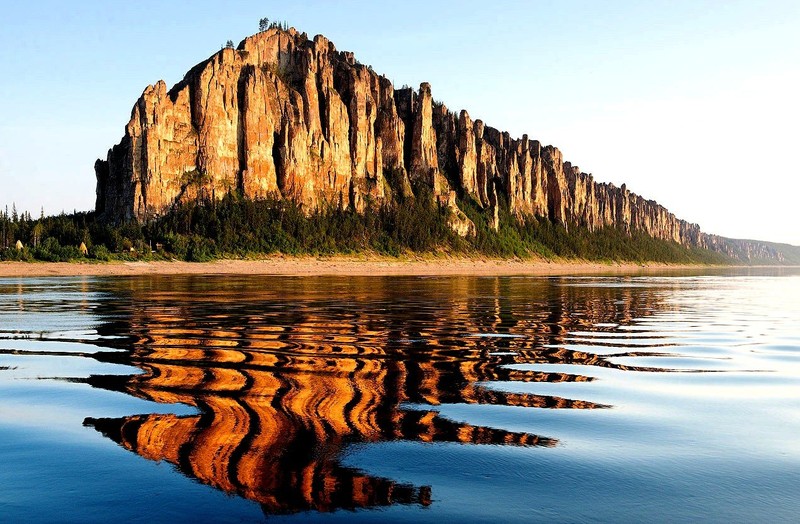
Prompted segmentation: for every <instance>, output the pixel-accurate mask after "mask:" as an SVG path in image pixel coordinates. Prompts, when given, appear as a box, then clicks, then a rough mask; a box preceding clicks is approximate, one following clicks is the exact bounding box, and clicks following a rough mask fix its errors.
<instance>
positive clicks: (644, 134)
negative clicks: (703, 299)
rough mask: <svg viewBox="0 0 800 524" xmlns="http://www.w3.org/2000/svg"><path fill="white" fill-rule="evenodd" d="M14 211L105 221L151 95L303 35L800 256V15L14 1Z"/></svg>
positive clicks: (5, 133)
mask: <svg viewBox="0 0 800 524" xmlns="http://www.w3.org/2000/svg"><path fill="white" fill-rule="evenodd" d="M0 16H1V17H2V18H1V19H0V20H2V21H1V22H0V71H2V73H0V204H5V203H8V204H11V203H12V202H16V204H17V207H18V208H19V209H25V210H29V211H31V213H32V214H34V215H38V212H39V209H40V207H42V206H44V209H45V212H46V213H55V212H59V211H61V210H62V209H63V210H67V211H71V210H73V209H78V210H86V209H90V208H92V207H93V206H94V190H95V179H94V171H93V164H94V161H95V159H96V158H98V157H103V158H105V155H106V151H107V150H108V148H109V147H111V146H112V145H113V144H115V143H117V142H118V141H119V139H120V138H121V137H122V134H123V128H124V125H125V124H126V123H127V121H128V118H129V116H130V110H131V108H132V107H133V104H134V102H135V101H136V99H137V98H138V96H139V95H140V94H141V92H142V90H143V89H144V88H145V87H146V86H147V85H148V84H153V83H155V82H156V81H158V80H159V79H164V80H165V81H166V82H167V84H169V85H171V84H173V83H175V82H177V81H178V80H180V78H181V77H182V76H183V74H184V73H185V72H186V71H187V70H188V69H189V68H190V67H191V66H193V65H194V64H196V63H198V62H200V61H202V60H204V59H205V58H207V57H208V56H209V55H211V54H212V53H213V52H215V51H217V50H219V48H220V46H221V45H223V44H224V42H225V41H226V40H228V39H231V40H233V41H234V42H236V43H238V42H239V41H240V40H241V39H242V38H244V37H245V36H247V35H249V34H252V33H254V32H255V31H256V30H257V29H258V20H259V18H261V17H263V16H267V17H269V18H270V19H281V20H287V21H288V22H289V23H290V25H293V26H295V27H296V28H298V29H299V30H300V31H305V32H307V33H308V34H309V36H313V35H315V34H317V33H322V34H324V35H326V36H327V37H328V38H330V39H331V40H332V41H333V42H334V43H335V44H336V46H337V47H338V48H339V49H345V50H351V51H354V52H355V53H356V57H357V58H358V59H359V60H360V61H361V62H363V63H366V64H371V65H372V66H373V67H374V68H375V69H376V70H377V71H378V72H380V73H383V74H385V75H386V76H387V77H389V78H390V79H392V80H393V81H394V83H395V85H396V86H400V85H402V84H409V85H413V86H417V85H418V84H419V83H420V82H423V81H427V82H430V83H431V85H432V91H433V96H434V98H436V99H438V100H442V101H444V102H445V103H446V104H447V105H448V107H450V108H451V109H454V110H459V109H461V108H465V109H467V110H468V111H469V113H470V115H471V116H472V117H473V118H481V119H483V120H484V121H485V122H487V124H489V125H491V126H494V127H497V128H499V129H502V130H508V131H509V132H511V133H512V135H515V136H520V135H522V134H523V133H527V134H528V135H529V136H530V137H531V138H535V139H538V140H541V141H542V142H544V143H547V144H553V145H556V146H558V147H559V148H560V149H561V150H562V151H563V152H564V157H565V158H566V159H567V160H571V161H573V163H574V164H578V165H579V166H580V167H581V168H582V169H583V170H584V171H587V172H591V173H593V174H594V176H595V179H596V180H598V181H603V182H613V183H615V184H617V185H619V184H621V183H623V182H625V183H627V184H628V187H629V188H630V189H631V190H633V191H635V192H637V193H639V194H641V195H643V196H644V197H646V198H652V199H655V200H657V201H658V202H660V203H662V204H664V205H665V206H666V207H667V208H669V209H670V210H671V211H673V212H675V213H676V214H677V215H678V216H679V217H681V218H685V219H687V220H690V221H693V222H698V223H699V224H700V226H701V227H702V229H703V230H704V231H706V232H710V233H719V234H722V235H726V236H732V237H740V238H741V237H746V238H759V239H764V240H774V241H782V242H790V243H793V244H797V245H800V227H798V226H799V225H800V220H798V218H797V213H796V210H797V208H798V207H799V206H798V189H800V182H798V175H800V173H799V172H798V171H799V170H798V167H797V163H796V161H795V160H796V157H797V154H798V151H799V150H800V146H798V144H800V131H798V126H800V102H799V101H798V97H799V96H800V2H798V1H796V0H787V1H762V2H759V1H755V0H751V1H747V2H744V1H730V0H729V1H699V0H694V1H675V0H672V1H647V2H643V1H630V2H629V1H608V2H599V1H568V0H564V1H529V2H525V1H502V0H500V1H493V2H486V1H485V0H484V1H482V2H473V1H452V2H451V1H447V2H444V1H442V2H437V1H431V0H428V1H416V0H413V1H404V2H394V3H391V4H388V3H387V4H384V3H383V2H380V3H379V2H362V1H355V0H351V1H343V2H333V1H331V2H325V1H310V0H309V1H305V2H289V1H282V2H276V1H243V2H227V1H226V2H221V1H219V0H217V1H214V2H211V1H206V0H199V1H187V2H178V1H163V0H162V1H152V0H145V1H137V2H114V1H103V2H99V1H98V2H90V1H82V2H62V1H44V2H36V1H30V2H24V3H23V2H19V3H17V2H14V3H12V2H4V4H3V6H2V9H1V10H0Z"/></svg>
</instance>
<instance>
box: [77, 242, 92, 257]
mask: <svg viewBox="0 0 800 524" xmlns="http://www.w3.org/2000/svg"><path fill="white" fill-rule="evenodd" d="M78 250H79V251H80V252H81V255H83V256H86V255H88V254H89V250H88V249H86V243H85V242H81V245H80V247H78Z"/></svg>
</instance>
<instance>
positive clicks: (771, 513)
mask: <svg viewBox="0 0 800 524" xmlns="http://www.w3.org/2000/svg"><path fill="white" fill-rule="evenodd" d="M798 435H800V272H798V271H796V270H772V271H755V270H753V271H741V270H740V271H729V272H718V273H716V274H696V273H695V274H690V273H676V274H665V275H653V274H650V275H638V276H624V277H623V276H598V277H549V278H548V277H480V278H478V277H435V278H434V277H429V278H415V277H363V278H362V277H355V278H354V277H347V278H344V277H342V278H336V277H253V276H247V277H231V276H225V277H221V276H220V277H213V276H185V277H133V278H88V277H81V278H25V279H0V464H2V467H1V468H0V521H3V522H22V521H25V522H31V521H33V522H52V521H58V522H69V521H73V522H108V521H109V520H112V519H113V520H116V521H123V522H181V521H187V522H242V521H245V522H247V521H259V520H269V521H283V520H286V521H296V522H305V521H309V520H320V521H347V522H350V521H363V522H371V521H381V522H437V523H441V522H537V521H547V522H559V521H563V522H581V521H614V522H641V521H656V522H662V521H665V522H696V521H717V522H756V521H760V522H765V521H768V522H775V521H787V522H789V521H796V519H797V516H798V515H800V440H799V439H798Z"/></svg>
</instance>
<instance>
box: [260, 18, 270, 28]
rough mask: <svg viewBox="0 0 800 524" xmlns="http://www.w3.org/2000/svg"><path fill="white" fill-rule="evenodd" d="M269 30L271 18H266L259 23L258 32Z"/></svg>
mask: <svg viewBox="0 0 800 524" xmlns="http://www.w3.org/2000/svg"><path fill="white" fill-rule="evenodd" d="M267 29H269V18H267V17H266V16H265V17H264V18H262V19H261V20H259V21H258V30H259V31H266V30H267Z"/></svg>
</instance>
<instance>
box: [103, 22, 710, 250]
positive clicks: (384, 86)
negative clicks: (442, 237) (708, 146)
mask: <svg viewBox="0 0 800 524" xmlns="http://www.w3.org/2000/svg"><path fill="white" fill-rule="evenodd" d="M95 170H96V174H97V203H96V211H97V213H98V216H99V218H100V219H101V220H103V221H105V222H108V223H113V224H119V223H123V222H128V221H139V222H143V221H146V220H148V219H151V218H154V217H158V216H160V215H162V214H164V213H165V212H166V211H168V210H169V209H170V208H171V207H172V206H173V205H175V204H177V203H180V202H182V201H186V200H188V199H194V198H198V197H204V198H211V199H219V198H221V197H222V196H224V195H225V194H226V193H229V192H232V191H238V192H240V193H241V194H242V195H244V196H245V197H247V198H254V199H255V198H263V197H268V196H269V197H277V198H290V199H294V200H295V201H296V202H297V203H299V204H300V205H302V206H303V207H304V208H306V209H316V208H319V207H320V206H322V205H329V204H332V205H335V206H341V207H349V208H352V209H355V210H357V211H363V210H364V209H365V208H366V207H367V205H368V203H369V202H372V203H376V204H380V203H383V202H387V201H393V200H395V199H397V198H398V197H399V196H404V197H406V196H411V194H412V192H417V193H419V191H420V188H424V189H426V194H428V193H430V194H432V195H433V198H435V199H437V200H438V202H439V203H440V204H442V205H444V206H447V207H449V208H450V209H451V210H452V211H453V213H452V214H451V215H450V216H451V217H452V218H451V224H450V225H451V227H453V229H455V230H456V231H457V232H458V233H459V234H461V235H469V234H470V233H471V232H473V231H474V228H475V226H474V225H473V224H472V222H471V221H470V220H469V219H468V218H467V217H466V215H465V214H464V213H462V212H461V210H460V209H459V208H458V205H457V200H456V195H457V194H458V195H461V196H464V197H471V198H472V199H473V200H474V201H475V203H476V204H477V206H478V207H479V208H481V209H483V210H484V212H486V213H487V214H488V215H489V216H490V217H492V218H491V219H490V222H491V223H493V224H495V227H496V224H497V207H498V205H507V206H508V207H509V209H510V211H511V212H512V213H513V214H514V215H516V216H518V217H524V216H531V215H533V216H539V217H547V218H549V219H550V220H552V221H554V222H558V223H561V224H564V225H565V226H567V227H570V226H573V225H580V226H585V227H587V228H589V229H590V230H594V229H598V228H601V227H603V226H616V227H620V228H623V229H626V230H637V231H642V232H645V233H647V234H649V235H651V236H652V237H655V238H658V239H663V240H672V241H675V242H678V243H680V244H682V245H685V246H700V247H705V246H706V244H707V236H706V235H704V234H702V233H701V232H700V229H699V226H697V225H696V224H690V223H688V222H686V221H684V220H680V219H678V218H676V217H675V216H674V215H673V214H672V213H670V212H669V211H668V210H667V209H665V208H664V207H663V206H661V205H659V204H657V203H656V202H654V201H652V200H646V199H644V198H642V197H640V196H638V195H636V194H634V193H631V192H630V191H628V189H627V188H626V187H625V185H624V184H623V185H622V187H616V186H614V185H612V184H606V183H597V182H595V181H594V180H593V179H592V176H591V175H589V174H586V173H583V172H581V171H580V169H578V168H577V167H576V166H573V165H571V164H570V163H569V162H565V161H564V160H563V159H562V155H561V152H560V151H559V150H558V149H556V148H555V147H553V146H543V145H541V144H540V143H539V142H538V141H536V140H529V139H528V136H527V135H523V137H522V138H521V139H514V138H511V137H510V136H509V134H508V133H506V132H501V131H498V130H497V129H494V128H492V127H489V126H487V125H485V124H484V123H483V122H482V121H481V120H474V121H473V120H472V118H471V117H470V116H469V114H468V113H467V112H466V111H463V110H462V111H461V112H460V113H458V114H456V113H452V112H450V111H449V110H448V109H447V107H445V106H444V105H441V104H438V103H436V102H435V101H434V100H433V98H432V96H431V88H430V86H429V85H428V84H427V83H423V84H421V85H420V87H419V90H417V91H415V90H413V89H411V88H401V89H395V88H394V86H393V85H392V83H391V82H390V81H389V80H388V79H387V78H385V77H384V76H381V75H378V74H377V73H375V72H374V71H373V70H372V68H371V67H368V66H365V65H362V64H360V63H358V62H357V61H356V60H355V59H354V57H353V54H352V53H349V52H340V51H337V50H336V48H335V47H334V45H333V44H332V43H331V42H329V41H328V40H327V39H326V38H325V37H324V36H321V35H318V36H316V37H314V39H313V40H309V39H308V38H307V37H306V35H305V34H304V33H303V34H300V33H298V32H297V31H295V30H294V29H289V30H288V31H284V30H281V29H270V30H268V31H264V32H261V33H258V34H256V35H254V36H251V37H249V38H247V39H245V40H244V41H242V42H241V43H240V44H239V47H238V49H223V50H221V51H219V52H218V53H215V54H214V55H213V56H211V57H210V58H209V59H208V60H206V61H204V62H202V63H200V64H198V65H197V66H195V67H194V68H192V69H191V70H190V71H189V72H188V73H187V74H186V76H185V77H184V79H183V80H182V81H181V82H179V83H178V84H176V85H175V86H174V87H172V89H170V90H168V89H167V86H166V85H165V84H164V82H163V81H160V82H158V83H157V84H155V85H154V86H148V87H147V89H145V90H144V93H142V96H141V97H140V98H139V100H138V101H137V102H136V105H135V106H134V108H133V111H132V114H131V119H130V121H129V122H128V124H127V126H126V127H125V135H124V137H123V138H122V141H121V142H120V143H119V144H118V145H116V146H114V147H113V148H112V149H111V150H110V151H109V152H108V157H107V159H106V160H98V161H97V162H96V164H95Z"/></svg>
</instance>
